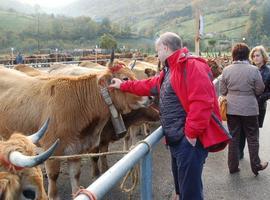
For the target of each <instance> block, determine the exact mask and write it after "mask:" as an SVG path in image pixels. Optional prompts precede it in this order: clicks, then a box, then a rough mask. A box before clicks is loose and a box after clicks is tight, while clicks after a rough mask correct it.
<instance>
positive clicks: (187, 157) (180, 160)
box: [110, 32, 228, 200]
mask: <svg viewBox="0 0 270 200" xmlns="http://www.w3.org/2000/svg"><path fill="white" fill-rule="evenodd" d="M156 51H157V53H158V58H159V60H160V61H161V62H162V64H163V66H164V69H163V71H162V72H161V73H160V75H159V76H155V77H152V78H149V79H145V80H138V81H126V80H125V81H123V80H120V79H113V80H112V84H111V85H110V87H111V88H117V89H120V90H122V91H125V92H130V93H134V94H136V95H141V96H158V95H159V106H160V119H161V124H162V128H163V131H164V135H165V139H166V143H167V145H168V146H169V148H170V152H171V160H172V172H173V177H174V182H175V190H176V195H177V196H176V199H181V200H202V199H203V186H202V179H201V176H202V170H203V165H204V163H205V159H206V157H207V155H208V147H211V146H212V145H215V144H217V143H220V142H224V141H225V143H226V142H228V137H227V136H224V134H221V133H222V132H223V131H224V130H222V127H221V123H220V114H219V108H218V103H217V97H216V94H215V89H214V85H213V83H212V73H211V70H210V68H209V66H208V65H207V63H206V61H205V60H204V59H202V58H199V57H194V56H190V55H189V52H188V50H187V49H186V48H182V41H181V38H180V37H179V36H178V35H177V34H175V33H171V32H167V33H164V34H162V35H161V36H160V37H159V38H158V39H157V41H156ZM225 145H226V144H225ZM224 147H225V146H224ZM224 147H222V148H224Z"/></svg>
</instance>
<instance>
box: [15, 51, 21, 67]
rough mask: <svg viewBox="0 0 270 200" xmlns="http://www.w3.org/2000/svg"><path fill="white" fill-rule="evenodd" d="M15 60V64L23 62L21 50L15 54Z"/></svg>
mask: <svg viewBox="0 0 270 200" xmlns="http://www.w3.org/2000/svg"><path fill="white" fill-rule="evenodd" d="M15 62H16V64H23V56H22V54H21V52H19V54H18V55H17V56H16V59H15Z"/></svg>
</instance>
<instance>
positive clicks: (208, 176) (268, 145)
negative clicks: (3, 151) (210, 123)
mask: <svg viewBox="0 0 270 200" xmlns="http://www.w3.org/2000/svg"><path fill="white" fill-rule="evenodd" d="M269 104H270V103H269V102H268V110H267V114H266V118H265V122H264V127H263V128H262V129H260V157H261V160H263V161H269V159H270V123H269V122H270V112H269V110H270V105H269ZM122 147H123V142H122V141H118V142H116V143H113V144H112V145H111V147H110V149H111V150H122ZM121 157H122V155H114V156H110V157H108V158H109V165H110V166H112V165H113V164H114V163H115V162H117V161H118V160H119V159H121ZM239 167H240V168H241V171H240V172H239V173H236V174H233V175H232V174H230V173H229V170H228V167H227V149H225V150H224V151H222V152H219V153H209V155H208V158H207V160H206V164H205V168H204V171H203V185H204V197H205V199H206V200H265V199H270V167H268V168H267V169H266V170H264V171H261V172H260V174H259V175H258V176H257V177H255V176H254V174H253V173H252V171H251V169H250V163H249V154H248V148H247V147H246V149H245V155H244V158H243V159H242V160H241V161H240V166H239ZM67 172H68V170H67V165H66V164H65V163H64V164H63V165H62V170H61V174H60V176H59V179H58V187H59V192H60V195H61V199H65V200H69V199H72V198H71V195H70V193H71V188H70V184H69V177H68V173H67ZM90 172H91V166H90V162H89V161H84V162H83V164H82V174H81V181H80V182H81V185H82V186H84V187H87V186H88V185H89V184H90V183H91V182H92V181H94V179H93V178H92V177H91V173H90ZM45 180H46V178H45ZM46 187H47V183H46ZM173 194H174V184H173V179H172V174H171V170H170V155H169V151H168V149H167V148H166V146H165V145H164V144H163V143H162V142H160V143H159V144H158V145H157V146H156V148H155V149H154V150H153V199H154V200H171V199H172V198H173ZM103 199H106V200H126V199H140V191H139V186H138V187H136V189H135V190H134V191H133V192H132V194H127V193H124V192H122V191H121V189H120V188H119V184H118V185H116V186H115V187H114V188H113V189H112V190H111V191H110V192H108V193H107V195H106V196H105V197H104V198H103Z"/></svg>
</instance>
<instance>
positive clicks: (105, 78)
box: [98, 74, 112, 87]
mask: <svg viewBox="0 0 270 200" xmlns="http://www.w3.org/2000/svg"><path fill="white" fill-rule="evenodd" d="M111 80H112V75H110V74H104V75H102V76H100V77H99V78H98V85H100V86H101V87H107V86H109V85H110V84H111Z"/></svg>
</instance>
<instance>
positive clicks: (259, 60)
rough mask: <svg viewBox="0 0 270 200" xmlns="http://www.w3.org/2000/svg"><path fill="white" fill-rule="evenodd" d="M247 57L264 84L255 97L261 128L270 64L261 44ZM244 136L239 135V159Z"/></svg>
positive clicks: (269, 92) (269, 90)
mask: <svg viewBox="0 0 270 200" xmlns="http://www.w3.org/2000/svg"><path fill="white" fill-rule="evenodd" d="M249 59H250V61H251V63H252V64H253V65H255V66H257V68H258V69H259V71H260V73H261V75H262V79H263V82H264V85H265V89H264V92H263V93H262V94H261V95H259V96H258V97H257V100H258V105H259V116H258V120H259V127H260V128H262V126H263V121H264V117H265V113H266V106H267V103H266V101H267V100H268V99H269V98H270V66H269V65H267V62H268V61H269V56H268V54H267V52H266V50H265V48H264V47H263V46H261V45H260V46H256V47H254V48H253V49H252V50H251V52H250V54H249ZM245 139H246V138H245V136H244V135H241V136H240V143H239V150H240V152H239V156H240V159H241V158H243V156H244V148H245Z"/></svg>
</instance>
